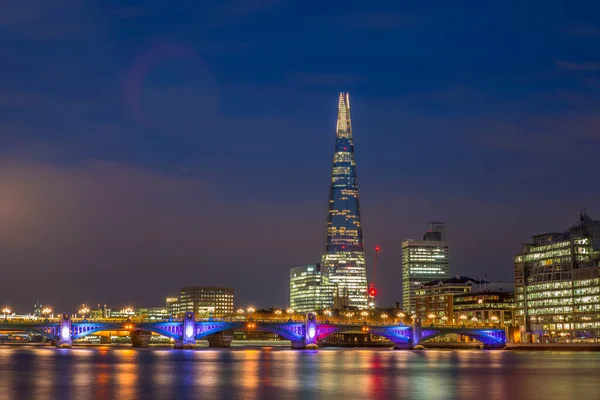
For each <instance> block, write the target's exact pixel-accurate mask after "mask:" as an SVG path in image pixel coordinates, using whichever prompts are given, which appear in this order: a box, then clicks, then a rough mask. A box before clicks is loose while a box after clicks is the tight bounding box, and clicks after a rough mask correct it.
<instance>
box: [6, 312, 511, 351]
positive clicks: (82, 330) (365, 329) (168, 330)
mask: <svg viewBox="0 0 600 400" xmlns="http://www.w3.org/2000/svg"><path fill="white" fill-rule="evenodd" d="M234 330H256V331H263V332H271V333H275V334H277V335H279V336H281V337H282V338H284V339H287V340H289V341H291V342H292V348H294V349H307V348H308V349H316V348H318V346H319V343H320V342H321V341H322V340H324V339H326V338H327V337H328V336H330V335H332V334H335V333H371V334H374V335H378V336H381V337H384V338H386V339H388V340H390V341H391V342H392V343H393V344H394V348H395V349H413V348H415V346H418V345H420V344H421V343H423V342H426V341H427V340H430V339H433V338H436V337H439V336H443V335H447V334H459V335H464V336H467V337H471V338H473V339H476V340H478V341H480V342H482V343H483V345H484V348H489V349H502V348H504V346H505V344H506V334H505V331H504V329H493V328H477V327H467V326H434V325H431V326H423V325H422V324H421V322H420V320H419V319H416V320H414V322H413V324H412V326H406V325H402V324H401V325H391V324H390V325H369V324H367V323H366V322H363V323H347V324H343V323H332V322H330V321H323V322H318V321H317V318H316V316H315V315H314V314H308V315H306V317H305V319H304V321H292V320H288V321H270V320H267V321H260V320H253V319H248V320H245V321H243V320H242V321H240V320H231V321H226V320H214V321H213V320H209V321H196V320H195V316H194V313H193V312H188V313H186V314H185V315H184V318H183V320H180V321H158V322H144V321H142V322H134V321H124V322H103V321H87V320H83V321H73V320H72V319H71V318H70V316H69V314H63V315H62V316H61V317H60V319H59V321H58V322H48V321H44V322H40V323H38V322H32V323H26V322H23V323H12V322H11V323H8V322H6V321H5V322H4V323H2V322H0V331H11V332H19V331H21V332H31V333H34V334H38V335H41V336H44V337H46V338H47V339H49V340H50V341H52V342H53V343H54V344H56V346H58V347H71V346H72V344H73V341H74V340H77V339H81V338H84V337H85V336H88V335H93V334H97V333H99V332H103V331H128V332H129V333H130V336H131V343H132V345H133V346H134V347H147V346H148V345H149V340H150V337H151V335H152V334H153V333H154V334H158V335H162V336H165V337H168V338H170V339H172V340H173V341H174V343H175V348H194V347H195V346H196V340H207V341H208V343H209V347H230V345H231V340H232V338H233V336H232V335H231V334H228V332H229V333H230V332H233V331H234Z"/></svg>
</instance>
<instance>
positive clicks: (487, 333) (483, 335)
mask: <svg viewBox="0 0 600 400" xmlns="http://www.w3.org/2000/svg"><path fill="white" fill-rule="evenodd" d="M450 334H456V335H463V336H467V337H470V338H472V339H475V340H477V341H479V342H481V343H483V344H484V345H496V346H499V345H503V344H505V343H506V338H505V335H504V331H499V330H472V329H470V330H466V329H465V330H463V329H455V330H454V329H453V330H425V329H424V330H423V331H422V335H421V340H420V341H419V342H420V343H422V342H426V341H428V340H431V339H435V338H437V337H441V336H445V335H450Z"/></svg>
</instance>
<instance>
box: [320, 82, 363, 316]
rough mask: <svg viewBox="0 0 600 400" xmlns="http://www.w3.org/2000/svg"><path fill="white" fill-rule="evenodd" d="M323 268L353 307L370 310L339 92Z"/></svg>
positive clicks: (346, 117)
mask: <svg viewBox="0 0 600 400" xmlns="http://www.w3.org/2000/svg"><path fill="white" fill-rule="evenodd" d="M322 265H323V267H324V268H326V269H327V270H328V271H329V279H330V282H331V283H332V284H333V285H335V286H336V288H337V291H338V293H347V295H348V304H349V306H350V307H355V308H360V309H362V308H367V270H366V265H365V253H364V249H363V232H362V223H361V218H360V205H359V199H358V182H357V179H356V160H355V157H354V141H353V138H352V121H351V118H350V98H349V95H348V93H345V94H344V93H340V97H339V103H338V119H337V128H336V141H335V153H334V156H333V167H332V172H331V187H330V193H329V209H328V214H327V233H326V240H325V249H324V252H323V257H322Z"/></svg>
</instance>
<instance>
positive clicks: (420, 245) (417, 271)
mask: <svg viewBox="0 0 600 400" xmlns="http://www.w3.org/2000/svg"><path fill="white" fill-rule="evenodd" d="M448 278H450V249H449V247H448V242H447V241H446V226H445V225H444V223H443V222H430V223H429V230H428V231H427V233H425V235H424V236H423V240H422V241H415V240H406V241H404V242H402V308H403V309H404V310H405V311H406V312H410V313H414V312H415V311H416V310H415V294H416V291H417V289H419V287H420V286H421V285H422V284H424V283H426V282H429V281H432V280H436V279H437V280H443V279H448Z"/></svg>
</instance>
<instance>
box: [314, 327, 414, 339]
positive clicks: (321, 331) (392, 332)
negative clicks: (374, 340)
mask: <svg viewBox="0 0 600 400" xmlns="http://www.w3.org/2000/svg"><path fill="white" fill-rule="evenodd" d="M363 326H366V327H367V328H368V331H363V330H362V327H363ZM363 326H344V325H342V326H337V325H325V324H320V325H319V326H318V327H317V339H318V340H319V341H321V340H324V339H326V338H327V337H329V336H331V335H333V334H336V333H371V334H373V335H377V336H381V337H383V338H386V339H388V340H390V341H391V342H393V343H409V342H410V336H411V330H410V328H409V327H404V326H402V327H398V326H394V327H377V326H368V325H363Z"/></svg>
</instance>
